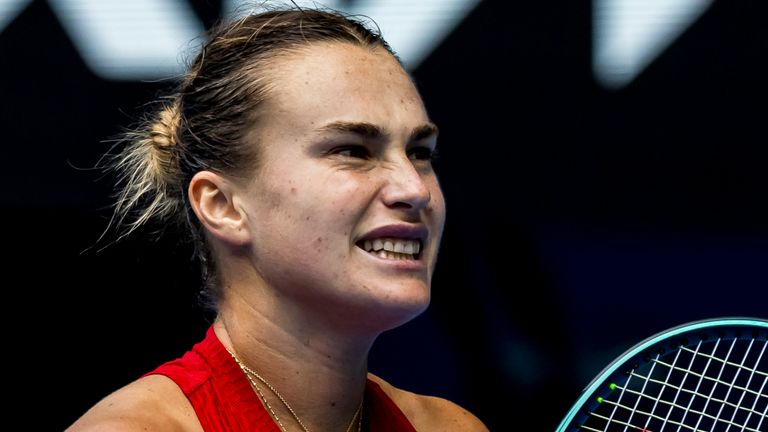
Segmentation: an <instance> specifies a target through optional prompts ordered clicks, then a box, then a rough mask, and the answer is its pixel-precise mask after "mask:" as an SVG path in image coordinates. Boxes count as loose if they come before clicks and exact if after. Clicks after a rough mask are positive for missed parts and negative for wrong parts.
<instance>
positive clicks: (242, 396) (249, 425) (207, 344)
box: [147, 327, 416, 432]
mask: <svg viewBox="0 0 768 432" xmlns="http://www.w3.org/2000/svg"><path fill="white" fill-rule="evenodd" d="M151 374H160V375H165V376H167V377H168V378H170V379H171V380H173V381H174V382H175V383H176V384H177V385H178V386H179V387H180V388H181V391H182V392H184V394H185V395H186V396H187V398H188V399H189V401H190V403H191V404H192V407H193V408H194V409H195V412H196V413H197V418H198V420H199V421H200V424H201V425H202V426H203V430H205V431H206V432H239V431H244V432H245V431H247V432H254V431H255V432H280V428H279V427H278V425H277V424H276V423H275V422H274V421H273V420H272V417H270V415H269V413H268V412H267V410H266V409H265V408H264V406H263V405H262V404H261V401H260V400H259V398H258V396H257V395H256V392H255V391H253V388H252V387H251V385H250V383H249V382H248V378H246V376H245V374H243V371H242V370H240V367H239V366H238V365H237V363H236V362H235V360H234V359H233V358H232V356H231V355H230V354H229V352H228V351H227V350H226V349H225V348H224V345H222V344H221V342H220V341H219V339H218V338H217V337H216V333H214V331H213V327H210V328H208V331H207V332H206V335H205V339H203V340H202V341H201V342H199V343H197V344H195V346H194V347H192V349H191V350H190V351H188V352H187V353H185V354H184V356H182V357H181V358H179V359H176V360H173V361H170V362H167V363H165V364H163V365H161V366H160V367H158V368H157V369H155V370H154V371H152V372H149V373H148V374H147V375H151ZM364 401H365V406H364V410H363V418H364V419H365V422H366V423H367V428H366V430H368V431H370V432H416V429H414V427H413V426H412V425H411V423H410V422H409V421H408V419H407V418H406V417H405V414H403V412H402V411H401V410H400V408H398V406H397V405H395V403H394V402H393V401H392V400H391V399H390V398H389V397H388V396H387V395H386V394H385V393H384V391H383V390H382V389H381V387H379V385H378V384H377V383H375V382H373V381H371V380H370V379H369V380H367V382H366V386H365V398H364Z"/></svg>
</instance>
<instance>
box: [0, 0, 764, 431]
mask: <svg viewBox="0 0 768 432" xmlns="http://www.w3.org/2000/svg"><path fill="white" fill-rule="evenodd" d="M190 3H191V4H193V6H194V7H195V9H196V11H197V13H198V14H199V15H200V16H201V18H202V19H203V21H204V22H206V23H210V22H212V21H213V19H215V18H216V16H217V14H218V11H219V6H220V5H219V4H218V3H217V2H216V1H204V0H199V1H191V2H190ZM767 4H768V2H764V1H759V0H755V1H747V0H728V1H726V0H719V1H715V2H714V4H713V5H712V6H711V7H710V8H709V9H708V10H707V12H706V13H705V14H704V15H703V16H702V17H701V18H699V19H698V20H697V21H696V22H695V23H694V24H693V25H692V26H691V27H690V28H688V30H687V31H686V32H685V33H684V34H683V35H682V36H681V37H679V38H678V39H677V40H676V41H675V42H674V43H673V45H671V46H670V47H669V48H668V49H667V50H665V52H664V53H663V54H662V55H661V56H660V57H658V58H657V59H656V60H655V61H654V62H653V64H651V65H650V67H648V68H647V69H646V70H644V71H643V73H642V74H641V75H640V76H639V77H638V78H637V79H636V80H634V81H633V82H631V83H630V84H629V85H628V86H627V87H624V88H621V89H618V90H613V91H611V90H605V89H603V88H602V87H600V86H599V85H598V84H597V83H596V82H595V80H594V78H593V76H592V71H591V52H590V50H591V32H592V28H591V4H590V2H588V1H568V0H554V1H548V2H505V1H499V0H497V1H492V0H485V1H482V2H481V3H480V4H479V5H478V6H477V8H476V9H475V10H474V11H473V12H472V13H471V14H470V15H469V16H468V17H467V18H466V19H465V20H464V21H463V22H462V24H461V25H460V27H459V28H457V29H456V30H455V31H454V32H453V33H452V34H451V35H450V36H449V37H448V38H447V39H446V40H445V41H444V42H443V43H442V45H441V46H440V47H439V48H438V49H437V50H435V51H434V52H433V53H432V54H431V55H430V56H429V58H427V59H426V60H425V61H424V62H423V63H422V64H421V65H420V66H419V67H418V68H417V69H416V70H415V71H414V76H415V79H416V81H417V84H418V86H419V87H420V89H421V91H422V94H423V97H424V99H425V101H426V104H427V106H428V108H429V110H430V113H431V115H432V117H433V120H435V122H436V123H437V124H438V125H439V126H440V128H441V144H440V146H441V156H440V159H438V160H437V161H436V167H437V170H438V173H439V174H440V176H441V181H442V184H443V188H444V191H445V194H446V197H447V202H448V209H449V211H448V219H447V224H446V229H445V236H444V240H443V248H442V252H441V258H440V260H439V263H438V269H437V274H436V275H435V280H434V284H433V290H434V295H433V303H432V306H431V307H430V309H429V310H428V311H427V312H426V313H425V314H424V315H422V316H420V317H419V318H417V319H416V320H414V321H412V322H411V323H409V324H407V325H405V326H403V327H401V328H398V329H396V330H393V331H391V332H388V333H386V334H384V335H383V336H382V337H381V338H380V340H379V342H378V343H377V345H376V347H375V349H374V352H373V353H372V358H371V364H370V365H371V370H372V371H374V372H377V373H378V374H380V375H382V376H384V377H385V378H387V379H389V380H390V381H392V382H393V383H395V384H397V385H399V386H401V387H404V388H406V389H410V390H414V391H419V392H425V393H430V394H436V395H440V396H443V397H447V398H449V399H452V400H454V401H456V402H458V403H460V404H462V405H463V406H465V407H467V408H468V409H470V410H471V411H473V412H474V413H476V414H477V415H478V416H479V417H480V418H481V419H483V420H484V421H485V422H486V423H487V424H488V426H489V427H490V428H491V430H493V431H497V430H498V431H503V430H531V431H551V430H554V429H555V427H556V426H557V424H558V422H559V421H560V419H561V418H562V417H563V416H564V415H565V413H566V412H567V410H568V408H569V407H570V405H571V404H572V403H573V402H574V401H575V400H576V398H577V397H578V395H579V392H580V391H581V389H582V388H583V387H584V386H585V385H586V384H587V383H588V382H589V380H590V379H591V378H592V377H594V376H595V375H596V374H597V373H598V372H599V371H600V370H601V369H602V368H603V367H604V366H605V365H607V364H608V362H609V361H610V360H611V359H613V358H614V357H615V356H616V355H618V354H620V353H621V352H622V351H624V350H625V349H627V348H629V347H630V346H631V345H634V344H635V343H637V342H639V341H640V340H642V339H644V338H646V337H648V336H650V335H652V334H654V333H656V332H659V331H661V330H663V329H665V328H668V327H671V326H675V325H678V324H682V323H685V322H688V321H692V320H697V319H703V318H710V317H717V316H726V315H729V316H733V315H739V316H758V317H767V316H768V307H767V305H768V302H767V301H766V300H768V293H767V292H766V287H767V286H768V284H767V283H768V265H766V259H767V258H768V205H766V202H767V200H766V193H765V190H766V180H767V178H766V177H767V176H766V172H767V170H766V168H765V167H766V162H767V161H768V158H766V156H768V151H767V150H766V143H768V140H766V125H767V124H768V123H767V122H766V114H768V112H767V111H768V109H766V104H767V103H768V102H767V101H768V84H766V77H768V57H767V56H768V32H767V30H768V25H766V22H765V19H766V17H768V14H766V12H768V11H767V10H766V9H767V6H766V5H767ZM163 88H165V85H164V84H162V83H157V82H155V83H149V82H114V81H106V80H102V79H100V78H98V77H96V76H95V75H93V73H92V72H90V71H89V69H88V68H87V67H86V66H85V64H84V63H83V62H82V60H80V58H79V56H78V54H77V52H76V51H75V48H74V47H73V45H72V44H71V42H70V41H69V39H68V38H67V36H66V33H65V32H64V30H63V29H62V28H61V25H60V24H59V22H58V21H57V19H56V17H55V16H54V15H53V13H52V12H51V11H50V10H49V8H48V5H47V3H46V2H44V1H34V2H32V3H31V4H30V5H29V7H27V8H26V9H25V10H24V11H23V12H22V13H21V14H20V15H19V16H18V17H17V18H16V19H15V20H14V21H13V22H12V23H11V24H9V25H8V26H7V27H6V28H5V30H4V31H3V32H2V33H0V96H2V102H1V103H0V137H2V138H0V140H1V141H0V143H1V144H2V153H0V160H1V161H2V162H3V163H2V170H0V182H1V183H0V184H2V186H3V194H2V195H3V199H2V204H1V207H0V215H1V216H0V217H1V218H2V227H3V228H4V232H5V235H4V237H5V239H6V242H5V246H6V247H5V249H6V253H5V254H4V256H5V258H4V259H3V263H4V264H3V268H4V272H3V273H4V279H3V283H2V286H3V287H4V294H5V296H4V297H5V298H4V305H5V312H6V313H5V317H6V320H7V324H8V325H7V326H6V335H7V336H6V338H5V340H6V343H5V344H4V345H5V349H6V356H8V357H11V358H12V359H13V360H12V362H13V363H12V364H11V365H10V368H9V369H7V370H6V375H7V377H8V378H10V381H11V383H13V385H12V386H10V387H6V388H7V389H10V390H11V393H10V394H9V396H10V397H11V398H12V399H13V400H15V401H16V403H15V404H14V405H15V406H18V409H14V410H11V412H10V414H11V416H16V417H18V418H19V419H20V420H21V421H22V422H27V423H28V424H30V425H33V426H34V427H33V429H35V430H61V429H63V428H65V427H66V426H67V425H69V424H70V423H71V422H73V421H74V420H75V419H76V418H77V417H78V416H79V415H81V414H82V413H83V412H84V411H85V410H86V409H87V408H88V407H90V406H91V405H92V404H94V403H95V402H96V401H98V400H99V399H100V398H101V397H103V396H105V395H106V394H107V393H108V392H110V391H112V390H114V389H116V388H118V387H120V386H122V385H123V384H126V383H127V382H129V381H131V380H133V379H135V378H137V377H138V376H140V375H141V374H142V373H144V372H146V371H148V370H150V369H152V368H154V367H155V366H157V365H158V364H159V363H160V362H162V361H165V360H168V359H171V358H175V357H177V356H178V355H180V354H181V353H183V352H184V351H185V350H186V349H187V348H189V347H190V346H191V344H192V343H194V342H196V341H197V340H198V339H200V338H201V337H202V335H203V332H204V330H205V328H206V327H207V326H208V321H207V317H206V316H205V314H204V313H203V311H202V310H201V309H200V308H199V307H198V306H197V305H196V285H197V275H196V274H195V272H194V271H193V270H192V269H191V263H190V261H189V256H190V251H189V250H188V247H187V246H185V245H180V244H177V243H175V242H174V241H173V239H171V238H166V239H164V240H159V241H151V242H147V241H146V240H147V239H149V238H150V233H149V232H147V231H141V232H139V233H137V235H136V236H134V237H133V238H129V239H127V240H126V241H124V242H121V243H118V244H117V245H114V246H111V247H108V248H106V249H104V250H102V251H100V252H97V251H98V249H99V248H100V246H99V244H97V239H98V237H99V235H100V234H101V233H102V231H103V230H104V228H105V226H106V223H107V220H108V218H109V210H108V206H109V204H110V202H111V200H110V190H111V189H110V185H111V184H112V181H113V179H112V178H110V177H109V176H103V175H102V174H101V173H100V172H99V171H97V170H93V169H89V167H93V166H94V165H95V164H96V162H97V160H98V158H99V156H100V155H101V154H102V153H103V152H104V151H106V150H107V148H108V147H109V142H107V141H105V140H108V139H109V138H112V137H114V136H115V135H116V134H117V133H118V132H119V131H120V130H121V128H122V127H125V126H128V125H130V124H131V123H132V122H133V121H134V120H135V119H136V118H137V117H136V116H137V115H138V114H139V113H141V112H142V108H143V104H144V103H146V102H147V101H150V100H152V99H154V98H155V96H156V95H157V92H158V91H159V90H161V89H163Z"/></svg>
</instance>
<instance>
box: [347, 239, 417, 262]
mask: <svg viewBox="0 0 768 432" xmlns="http://www.w3.org/2000/svg"><path fill="white" fill-rule="evenodd" d="M355 245H356V246H357V247H359V248H360V249H362V250H364V251H366V252H368V253H369V254H371V255H375V256H377V257H379V258H381V259H386V260H396V261H417V260H418V259H419V257H420V256H421V248H422V241H421V239H409V238H395V237H382V238H374V239H367V240H360V241H358V242H357V243H355Z"/></svg>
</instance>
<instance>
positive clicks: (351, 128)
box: [320, 121, 438, 141]
mask: <svg viewBox="0 0 768 432" xmlns="http://www.w3.org/2000/svg"><path fill="white" fill-rule="evenodd" d="M320 131H325V132H345V133H352V134H355V135H360V136H362V137H363V138H367V139H381V138H385V137H387V136H388V134H387V133H386V132H384V130H383V129H382V128H381V127H379V126H377V125H375V124H373V123H367V122H345V121H337V122H333V123H329V124H327V125H325V126H323V127H321V128H320ZM437 133H438V129H437V125H435V124H434V123H432V122H429V123H425V124H423V125H419V126H417V127H415V128H414V129H413V130H412V131H411V134H410V136H409V137H408V141H420V140H423V139H427V138H430V137H432V136H437Z"/></svg>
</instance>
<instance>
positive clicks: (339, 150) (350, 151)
mask: <svg viewBox="0 0 768 432" xmlns="http://www.w3.org/2000/svg"><path fill="white" fill-rule="evenodd" d="M328 153H329V154H332V155H337V156H343V157H350V158H356V159H368V158H369V157H370V156H371V154H370V152H369V151H368V149H367V148H366V147H364V146H361V145H347V146H341V147H336V148H334V149H332V150H331V151H330V152H328Z"/></svg>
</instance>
